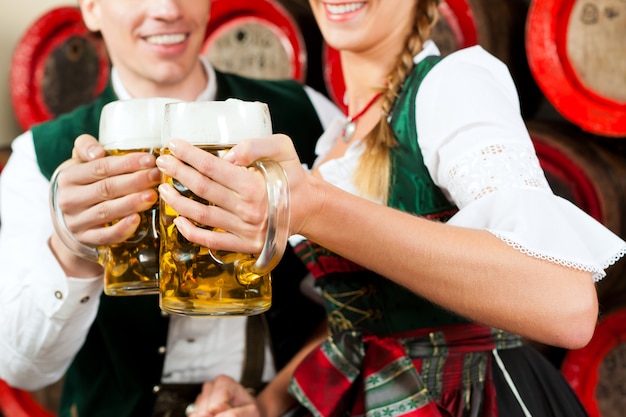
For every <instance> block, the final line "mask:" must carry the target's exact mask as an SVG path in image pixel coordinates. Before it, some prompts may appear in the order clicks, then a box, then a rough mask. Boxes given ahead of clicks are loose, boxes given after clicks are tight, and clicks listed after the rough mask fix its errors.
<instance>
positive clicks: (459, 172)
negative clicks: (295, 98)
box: [291, 42, 626, 281]
mask: <svg viewBox="0 0 626 417" xmlns="http://www.w3.org/2000/svg"><path fill="white" fill-rule="evenodd" d="M428 55H439V51H438V49H437V47H436V46H435V44H434V43H432V42H427V43H426V44H425V48H424V50H423V51H422V52H420V53H419V54H418V55H417V56H416V57H415V62H416V63H417V62H419V61H421V60H422V59H423V58H424V57H426V56H428ZM416 109H417V110H416V129H417V133H418V143H419V146H420V148H421V150H422V154H423V157H424V163H425V165H426V167H427V168H428V171H429V173H430V175H431V177H432V178H433V180H434V182H435V184H437V185H438V186H439V187H440V188H441V189H442V190H443V192H444V194H445V195H446V196H447V198H448V199H449V200H450V201H451V202H453V203H454V204H456V205H457V207H458V208H459V212H458V213H457V214H456V215H455V216H453V217H452V218H451V219H450V220H449V221H448V223H449V224H452V225H456V226H463V227H469V228H476V229H486V230H488V231H490V232H491V233H492V234H494V235H495V236H497V237H498V238H500V239H502V240H503V241H504V242H506V243H507V244H509V245H510V246H512V247H513V248H515V249H517V250H519V251H521V252H524V253H526V254H528V255H530V256H533V257H536V258H540V259H545V260H548V261H551V262H554V263H557V264H560V265H564V266H568V267H572V268H576V269H580V270H584V271H588V272H591V273H592V275H593V279H594V280H596V281H597V280H600V279H601V278H603V277H604V276H605V272H604V269H606V268H607V267H608V266H610V265H612V264H613V263H615V262H616V261H617V260H618V259H619V258H620V257H622V256H623V255H624V254H625V253H626V242H624V241H623V240H622V239H620V238H619V237H618V236H616V235H615V234H614V233H612V232H611V231H610V230H608V229H607V228H606V227H605V226H603V225H602V224H601V223H599V222H598V221H596V220H595V219H593V218H592V217H591V216H589V215H587V214H586V213H585V212H583V211H582V210H581V209H579V208H578V207H577V206H575V205H574V204H572V203H571V202H569V201H567V200H565V199H563V198H561V197H559V196H556V195H555V194H554V193H553V192H552V190H551V189H550V186H549V185H548V182H547V180H546V177H545V175H544V173H543V170H542V168H541V166H540V165H539V160H538V158H537V156H536V154H535V150H534V147H533V144H532V141H531V138H530V135H529V133H528V130H527V128H526V125H525V123H524V120H523V119H522V117H521V113H520V107H519V99H518V95H517V90H516V88H515V85H514V83H513V80H512V78H511V76H510V73H509V71H508V69H507V67H506V66H505V65H504V64H503V63H502V62H501V61H499V60H497V59H496V58H495V57H493V56H492V55H490V54H489V53H488V52H486V51H485V50H484V49H483V48H481V47H480V46H475V47H470V48H467V49H464V50H461V51H457V52H454V53H452V54H450V55H449V56H447V57H446V58H445V59H444V60H442V61H441V62H440V63H439V64H437V65H436V66H435V67H434V68H433V69H432V70H431V71H430V72H429V73H428V75H427V76H426V77H425V78H424V80H423V82H422V84H421V86H420V89H419V91H418V94H417V97H416ZM344 123H345V119H341V118H340V119H338V120H336V121H335V123H333V124H332V125H331V127H330V128H329V129H328V130H327V131H326V132H325V134H324V135H323V136H322V137H321V138H320V140H319V142H318V144H317V148H316V151H317V154H318V160H322V159H323V158H324V156H325V155H326V154H327V153H328V152H329V151H330V149H331V148H332V146H333V143H334V141H335V140H337V138H338V137H339V135H340V129H341V127H342V126H343V124H344ZM363 149H364V147H363V146H361V143H360V142H355V143H353V144H352V145H351V146H350V148H349V149H348V150H347V151H346V153H345V155H344V156H343V157H341V158H337V159H333V160H328V161H326V162H324V163H323V164H321V165H319V166H318V169H319V172H320V174H321V175H322V177H323V178H324V179H325V180H326V181H328V182H330V183H332V184H334V185H335V186H337V187H339V188H341V189H343V190H345V191H348V192H350V193H353V194H358V191H357V189H356V187H355V184H354V183H353V181H352V178H353V177H354V175H353V173H354V171H355V169H356V166H357V164H358V161H359V158H360V155H361V154H362V152H363ZM294 240H295V237H294V239H292V240H291V241H292V242H293V241H294Z"/></svg>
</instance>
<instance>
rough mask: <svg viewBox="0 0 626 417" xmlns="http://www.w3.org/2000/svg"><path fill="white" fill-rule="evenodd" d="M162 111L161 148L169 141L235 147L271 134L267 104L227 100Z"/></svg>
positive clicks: (178, 105) (168, 107)
mask: <svg viewBox="0 0 626 417" xmlns="http://www.w3.org/2000/svg"><path fill="white" fill-rule="evenodd" d="M165 107H166V109H165V123H164V126H163V142H162V146H164V147H165V146H167V143H168V142H169V141H170V139H183V140H186V141H187V142H189V143H192V144H194V145H210V144H219V145H235V144H237V143H239V142H241V141H242V140H243V139H247V138H259V137H265V136H269V135H271V134H272V122H271V119H270V114H269V108H268V106H267V104H265V103H262V102H260V101H244V100H239V99H233V98H231V99H227V100H225V101H194V102H184V103H170V104H167V105H166V106H165Z"/></svg>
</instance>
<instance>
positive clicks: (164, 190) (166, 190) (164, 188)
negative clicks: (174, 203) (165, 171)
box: [158, 184, 170, 196]
mask: <svg viewBox="0 0 626 417" xmlns="http://www.w3.org/2000/svg"><path fill="white" fill-rule="evenodd" d="M158 189H159V194H161V195H162V196H167V195H168V194H169V193H170V189H169V187H168V186H167V184H161V185H159V187H158Z"/></svg>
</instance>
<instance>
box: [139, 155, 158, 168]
mask: <svg viewBox="0 0 626 417" xmlns="http://www.w3.org/2000/svg"><path fill="white" fill-rule="evenodd" d="M139 163H140V164H141V166H142V167H146V168H147V167H151V166H153V165H154V156H152V155H144V156H143V157H142V158H141V159H140V160H139Z"/></svg>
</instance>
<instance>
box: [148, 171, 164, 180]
mask: <svg viewBox="0 0 626 417" xmlns="http://www.w3.org/2000/svg"><path fill="white" fill-rule="evenodd" d="M148 176H149V178H150V181H154V182H157V181H161V170H159V169H158V168H153V169H151V170H150V173H149V174H148Z"/></svg>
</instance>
